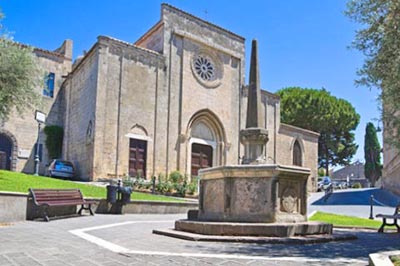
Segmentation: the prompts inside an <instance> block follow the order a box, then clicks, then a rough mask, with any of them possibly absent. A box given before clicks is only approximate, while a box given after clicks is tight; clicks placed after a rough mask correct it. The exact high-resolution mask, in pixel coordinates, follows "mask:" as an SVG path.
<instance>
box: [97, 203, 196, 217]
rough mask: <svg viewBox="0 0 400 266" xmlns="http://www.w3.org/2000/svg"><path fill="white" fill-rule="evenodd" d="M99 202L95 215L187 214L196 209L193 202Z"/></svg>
mask: <svg viewBox="0 0 400 266" xmlns="http://www.w3.org/2000/svg"><path fill="white" fill-rule="evenodd" d="M97 201H98V202H99V204H98V206H97V209H96V213H110V214H124V213H130V214H174V213H187V212H188V211H189V210H192V209H198V204H197V203H195V202H163V201H141V200H135V201H131V202H129V203H127V204H125V205H121V204H118V203H116V204H111V203H108V202H107V201H106V200H97Z"/></svg>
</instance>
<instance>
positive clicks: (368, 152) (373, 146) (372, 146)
mask: <svg viewBox="0 0 400 266" xmlns="http://www.w3.org/2000/svg"><path fill="white" fill-rule="evenodd" d="M364 158H365V165H364V173H365V177H366V178H367V179H368V180H369V181H370V182H371V186H372V187H375V183H376V181H378V179H379V178H380V177H381V176H382V164H381V145H380V144H379V141H378V137H377V135H376V129H375V126H374V124H372V123H368V124H367V127H366V128H365V138H364Z"/></svg>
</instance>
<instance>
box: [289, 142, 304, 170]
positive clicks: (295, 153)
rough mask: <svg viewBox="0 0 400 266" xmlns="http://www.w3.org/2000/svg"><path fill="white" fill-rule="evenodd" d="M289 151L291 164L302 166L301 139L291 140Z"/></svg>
mask: <svg viewBox="0 0 400 266" xmlns="http://www.w3.org/2000/svg"><path fill="white" fill-rule="evenodd" d="M290 151H291V154H292V164H293V165H297V166H303V163H304V157H305V156H304V155H305V149H304V142H303V140H302V139H301V138H299V137H296V138H293V140H292V143H291V145H290Z"/></svg>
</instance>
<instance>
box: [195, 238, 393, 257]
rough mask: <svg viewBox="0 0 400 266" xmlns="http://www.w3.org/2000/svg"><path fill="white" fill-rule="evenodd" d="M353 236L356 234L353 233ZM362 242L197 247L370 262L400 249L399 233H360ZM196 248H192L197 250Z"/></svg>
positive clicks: (207, 250) (206, 250) (200, 248)
mask: <svg viewBox="0 0 400 266" xmlns="http://www.w3.org/2000/svg"><path fill="white" fill-rule="evenodd" d="M352 233H353V232H352ZM356 234H357V237H358V240H351V241H338V242H329V243H322V244H307V245H291V244H286V245H281V244H278V245H276V244H239V243H237V244H225V245H223V244H220V245H218V246H215V245H212V246H209V245H204V244H197V245H196V246H195V249H196V250H198V251H199V253H225V254H236V255H247V256H268V257H307V258H314V259H335V258H346V259H358V260H366V259H367V258H368V255H369V254H370V253H375V252H382V251H392V250H396V249H398V246H399V245H400V238H399V237H398V234H378V233H376V232H357V233H356ZM193 247H194V246H191V248H193Z"/></svg>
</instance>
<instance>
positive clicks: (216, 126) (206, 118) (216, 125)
mask: <svg viewBox="0 0 400 266" xmlns="http://www.w3.org/2000/svg"><path fill="white" fill-rule="evenodd" d="M196 123H197V124H199V123H204V124H205V125H207V126H208V127H209V128H210V129H212V131H213V133H214V134H215V141H219V142H221V141H222V142H226V134H225V128H224V126H223V124H222V122H221V120H220V119H219V118H218V116H217V115H216V114H215V113H214V112H212V111H211V110H209V109H203V110H200V111H198V112H196V113H195V114H194V115H193V116H192V118H191V119H190V120H189V123H188V126H187V128H186V136H189V137H190V136H191V133H192V132H191V131H192V129H193V128H194V127H193V126H195V125H196Z"/></svg>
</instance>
